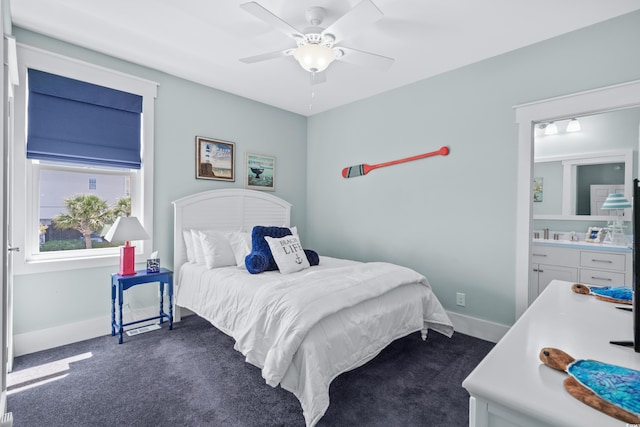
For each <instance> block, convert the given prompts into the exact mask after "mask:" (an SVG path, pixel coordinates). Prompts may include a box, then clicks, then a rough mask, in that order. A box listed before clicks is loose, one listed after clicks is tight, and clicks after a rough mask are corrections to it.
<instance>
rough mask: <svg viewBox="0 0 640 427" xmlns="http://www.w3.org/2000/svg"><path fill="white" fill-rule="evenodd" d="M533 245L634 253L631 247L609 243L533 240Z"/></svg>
mask: <svg viewBox="0 0 640 427" xmlns="http://www.w3.org/2000/svg"><path fill="white" fill-rule="evenodd" d="M533 244H534V245H541V246H556V247H561V248H575V249H591V250H595V251H603V252H632V251H633V249H632V248H631V246H630V245H627V246H619V245H611V244H607V243H590V242H585V241H578V242H572V241H570V240H545V239H533Z"/></svg>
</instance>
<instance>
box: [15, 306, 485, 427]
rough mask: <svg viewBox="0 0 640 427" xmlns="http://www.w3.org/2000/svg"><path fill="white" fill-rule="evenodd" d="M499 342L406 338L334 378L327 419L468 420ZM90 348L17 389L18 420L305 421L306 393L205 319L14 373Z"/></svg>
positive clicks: (32, 357)
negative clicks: (250, 359) (271, 376)
mask: <svg viewBox="0 0 640 427" xmlns="http://www.w3.org/2000/svg"><path fill="white" fill-rule="evenodd" d="M492 347H493V343H490V342H487V341H483V340H479V339H476V338H472V337H469V336H466V335H463V334H459V333H455V334H454V335H453V337H452V338H447V337H445V336H443V335H440V334H438V333H437V332H433V331H430V332H429V337H428V339H427V341H426V342H423V341H422V340H421V338H420V333H418V332H416V333H413V334H411V335H409V336H407V337H404V338H401V339H399V340H397V341H395V342H393V343H392V344H391V345H389V346H388V347H387V348H386V349H385V350H383V351H382V352H381V353H380V354H379V355H378V356H377V357H376V358H375V359H373V360H371V361H370V362H369V363H367V364H365V365H364V366H362V367H360V368H357V369H355V370H353V371H350V372H347V373H345V374H342V375H340V376H339V377H338V378H336V379H335V380H334V381H333V383H332V384H331V389H330V398H331V405H330V406H329V410H328V411H327V413H326V414H325V416H324V417H323V418H322V419H321V420H320V422H319V423H318V426H368V427H369V426H385V427H387V426H427V427H430V426H446V427H450V426H466V425H468V420H469V414H468V407H469V403H468V398H469V395H468V393H467V391H466V390H465V389H464V388H462V386H461V384H462V381H463V380H464V378H465V377H466V376H467V375H468V374H469V373H470V372H471V371H472V370H473V368H474V367H475V366H476V365H477V364H478V363H479V362H480V360H482V358H483V357H484V356H485V355H486V354H487V353H488V352H489V350H490V349H491V348H492ZM87 353H88V354H87ZM83 354H84V357H85V358H84V359H82V360H79V361H76V362H72V363H70V364H69V366H68V368H67V370H65V371H63V372H58V373H50V374H48V375H49V378H50V379H52V381H50V382H47V383H43V384H40V385H37V383H36V384H34V386H33V387H32V388H25V389H19V388H12V389H10V390H9V392H10V394H9V396H8V399H7V401H8V410H9V411H11V412H13V419H14V426H16V427H23V426H28V427H39V426H47V427H53V426H66V427H73V426H78V427H80V426H81V427H85V426H140V427H146V426H242V427H244V426H247V427H252V426H304V418H303V416H302V409H301V408H300V404H299V402H298V400H297V399H296V397H295V396H294V395H293V394H291V393H289V392H287V391H285V390H283V389H281V388H279V387H278V388H272V387H270V386H268V385H267V384H265V382H264V380H263V379H262V376H261V373H260V370H259V369H257V368H256V367H254V366H252V365H249V364H248V363H245V362H244V358H243V356H242V355H241V354H240V353H238V352H237V351H235V350H233V340H232V339H231V338H230V337H228V336H226V335H225V334H223V333H222V332H220V331H218V330H217V329H215V328H214V327H213V326H211V325H210V324H209V323H208V322H206V321H205V320H202V319H201V318H199V317H196V316H190V317H188V318H186V319H183V321H182V322H179V323H176V324H175V325H174V329H173V331H169V330H168V328H167V327H166V326H163V328H162V329H161V330H157V331H152V332H148V333H145V334H140V335H137V336H134V337H128V336H126V335H125V337H124V343H123V344H121V345H118V341H117V337H111V336H105V337H99V338H94V339H91V340H87V341H82V342H78V343H74V344H70V345H66V346H63V347H58V348H55V349H51V350H45V351H42V352H38V353H34V354H29V355H24V356H20V357H17V358H16V359H15V363H14V372H18V371H22V370H25V369H28V368H32V367H35V366H39V365H43V364H48V363H51V362H55V361H59V360H61V359H65V358H70V357H74V356H77V355H83ZM43 375H44V374H43Z"/></svg>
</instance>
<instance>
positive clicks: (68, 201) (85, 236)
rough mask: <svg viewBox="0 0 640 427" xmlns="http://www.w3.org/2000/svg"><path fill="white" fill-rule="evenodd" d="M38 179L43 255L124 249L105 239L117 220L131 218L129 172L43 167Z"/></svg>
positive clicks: (118, 244) (118, 243) (117, 243)
mask: <svg viewBox="0 0 640 427" xmlns="http://www.w3.org/2000/svg"><path fill="white" fill-rule="evenodd" d="M71 169H72V168H71ZM39 175H40V180H39V185H40V224H39V227H40V230H39V231H40V252H49V251H64V250H78V249H94V248H104V247H111V246H120V245H121V242H107V241H106V240H104V236H105V235H106V234H107V232H108V231H109V228H110V227H111V225H112V224H113V223H114V221H115V219H116V218H117V217H118V216H128V215H130V214H131V193H130V187H131V183H130V181H131V177H130V176H129V174H128V172H124V171H123V173H122V174H118V173H107V172H105V173H100V172H99V171H87V170H79V171H74V170H70V168H51V169H48V168H46V167H43V168H41V170H40V173H39Z"/></svg>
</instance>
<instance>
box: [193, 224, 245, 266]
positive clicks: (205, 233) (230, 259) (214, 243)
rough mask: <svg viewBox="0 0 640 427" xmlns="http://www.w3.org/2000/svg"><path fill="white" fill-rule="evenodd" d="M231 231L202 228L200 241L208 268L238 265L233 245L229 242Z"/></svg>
mask: <svg viewBox="0 0 640 427" xmlns="http://www.w3.org/2000/svg"><path fill="white" fill-rule="evenodd" d="M230 236H231V232H230V231H215V230H201V231H200V243H201V245H202V252H203V255H204V263H205V264H206V265H207V268H208V269H209V270H211V269H212V268H218V267H226V266H229V265H236V259H235V257H234V256H233V251H232V250H231V245H230V244H229V237H230Z"/></svg>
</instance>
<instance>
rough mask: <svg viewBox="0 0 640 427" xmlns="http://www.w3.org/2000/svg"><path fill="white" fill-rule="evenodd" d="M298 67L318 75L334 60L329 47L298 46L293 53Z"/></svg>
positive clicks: (316, 45) (313, 44)
mask: <svg viewBox="0 0 640 427" xmlns="http://www.w3.org/2000/svg"><path fill="white" fill-rule="evenodd" d="M293 57H294V58H295V59H296V61H298V63H299V64H300V66H301V67H302V68H304V69H305V70H307V71H309V72H311V73H319V72H321V71H324V70H326V69H327V67H328V66H329V64H331V62H333V60H334V59H336V57H335V55H334V53H333V51H332V50H331V48H330V47H328V46H324V45H321V44H315V43H307V44H303V45H300V46H298V47H297V48H296V50H295V52H294V53H293Z"/></svg>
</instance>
